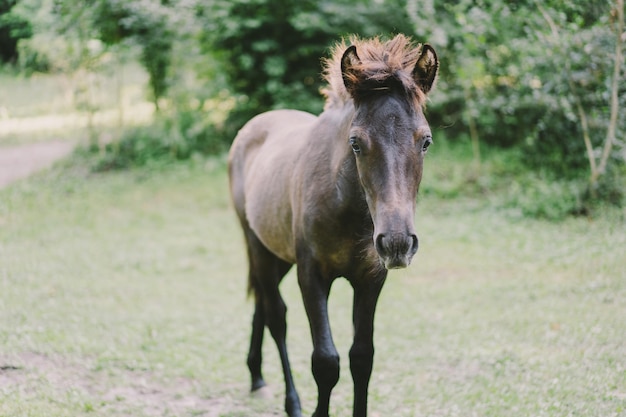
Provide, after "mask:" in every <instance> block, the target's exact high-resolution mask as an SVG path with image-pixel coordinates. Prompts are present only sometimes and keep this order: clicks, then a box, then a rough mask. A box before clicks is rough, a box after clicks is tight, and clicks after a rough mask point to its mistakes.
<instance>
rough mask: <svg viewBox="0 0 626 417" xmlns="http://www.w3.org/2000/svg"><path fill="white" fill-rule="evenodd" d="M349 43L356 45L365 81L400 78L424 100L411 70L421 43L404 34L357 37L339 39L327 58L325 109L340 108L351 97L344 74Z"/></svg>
mask: <svg viewBox="0 0 626 417" xmlns="http://www.w3.org/2000/svg"><path fill="white" fill-rule="evenodd" d="M349 45H354V46H356V53H357V55H358V56H359V58H360V60H361V63H360V64H359V65H358V66H357V67H355V69H357V70H359V71H360V72H361V73H362V74H363V77H362V81H378V82H381V83H382V82H383V81H385V80H387V79H389V78H395V79H396V80H397V81H399V82H400V83H401V84H402V86H403V87H404V88H405V90H406V91H407V92H409V93H410V94H412V95H414V96H415V99H416V100H417V102H418V103H419V104H423V103H424V101H425V98H426V97H425V94H424V93H423V92H422V91H421V90H420V89H419V88H417V85H416V84H415V81H414V80H413V77H412V71H413V68H414V67H415V64H416V62H417V59H418V58H419V56H420V51H421V46H422V45H421V44H415V43H414V42H413V41H412V40H411V39H410V38H408V37H406V36H404V35H396V36H395V37H394V38H393V39H391V40H388V41H382V40H381V39H380V38H378V37H377V38H372V39H360V38H358V37H356V36H352V37H350V38H349V44H347V43H346V40H345V39H344V40H342V41H341V42H338V43H337V44H336V45H335V46H334V47H333V48H332V49H331V56H330V58H326V59H324V60H323V61H322V62H323V66H324V70H323V76H324V80H325V81H326V82H327V83H328V86H327V87H325V88H323V89H322V90H321V93H322V95H323V96H324V97H325V98H326V103H325V105H324V110H327V109H331V108H337V107H341V106H343V105H345V104H346V103H348V102H350V101H351V100H352V97H351V96H350V94H349V93H348V91H347V90H346V87H345V85H344V82H343V77H342V74H341V58H342V56H343V53H344V52H345V51H346V49H347V48H348V47H349Z"/></svg>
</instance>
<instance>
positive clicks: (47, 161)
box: [0, 141, 75, 188]
mask: <svg viewBox="0 0 626 417" xmlns="http://www.w3.org/2000/svg"><path fill="white" fill-rule="evenodd" d="M74 146H75V144H74V143H73V142H68V141H54V142H45V143H30V144H27V145H18V146H8V147H0V188H2V187H5V186H7V185H9V184H10V183H12V182H13V181H17V180H19V179H21V178H25V177H27V176H29V175H31V174H33V173H35V172H37V171H39V170H41V169H44V168H47V167H49V166H51V165H52V164H53V163H54V162H56V161H57V160H59V159H61V158H63V157H65V156H67V155H69V154H70V153H71V152H72V150H73V149H74Z"/></svg>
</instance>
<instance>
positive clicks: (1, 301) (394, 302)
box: [0, 158, 626, 416]
mask: <svg viewBox="0 0 626 417" xmlns="http://www.w3.org/2000/svg"><path fill="white" fill-rule="evenodd" d="M436 161H437V160H436V159H433V160H432V161H431V163H435V162H436ZM441 163H445V162H441ZM441 169H443V167H442V168H441ZM226 182H227V181H226V174H225V162H224V160H223V159H221V158H218V159H211V160H208V161H207V160H204V159H196V160H193V161H191V162H189V163H187V164H182V165H174V166H159V167H156V168H154V167H153V168H144V169H142V170H133V171H129V172H122V173H107V174H92V173H90V172H89V171H88V170H87V169H86V168H84V167H83V163H82V162H80V161H77V160H75V161H74V162H73V163H69V164H64V165H63V166H61V167H57V168H55V169H53V170H52V171H50V172H48V173H42V174H39V175H38V176H36V177H35V178H32V179H29V180H26V181H23V182H20V183H17V184H14V185H13V186H11V187H10V188H8V189H4V190H1V191H0V311H2V315H0V346H1V349H0V352H1V353H0V365H1V366H6V365H15V366H16V367H18V368H19V369H17V370H13V371H11V370H6V371H0V415H33V416H34V415H44V414H45V415H48V416H66V415H67V416H70V415H71V416H77V415H102V416H105V415H106V416H122V415H133V416H144V415H145V416H152V415H167V414H168V413H169V414H179V415H191V414H193V413H196V414H199V415H209V416H249V415H260V416H264V415H265V416H269V415H276V414H278V415H281V410H282V403H283V399H282V390H283V382H282V376H281V372H280V369H279V366H278V359H277V355H276V352H275V347H274V345H273V342H272V341H271V338H270V337H269V334H268V335H267V338H266V344H265V350H264V357H265V363H266V366H265V374H266V378H267V380H268V382H269V383H270V384H271V386H272V388H273V389H274V393H275V398H274V399H272V400H270V401H268V402H263V401H260V402H259V401H251V400H249V399H248V396H247V390H248V383H249V376H248V373H247V369H246V367H245V355H246V350H247V345H248V336H249V330H250V321H251V310H252V306H251V304H250V302H249V301H247V300H246V297H245V288H246V282H245V280H246V278H245V277H246V267H247V266H246V260H245V251H244V248H243V245H242V239H241V233H240V231H239V229H238V225H237V222H236V219H235V216H234V214H233V212H232V209H231V207H230V203H229V200H228V193H227V186H226ZM624 226H625V225H624V214H623V212H620V211H617V210H614V211H610V212H608V213H606V215H605V216H604V217H602V218H597V219H594V220H589V219H586V218H570V219H568V220H566V221H564V222H558V223H551V222H546V221H538V220H526V219H519V218H517V217H514V216H511V215H510V213H507V212H501V211H497V210H496V209H494V208H491V207H490V206H489V205H488V204H485V203H484V202H482V201H480V200H478V199H471V200H468V199H466V200H460V199H457V200H441V199H438V198H436V197H434V196H432V195H430V196H429V195H428V194H427V195H425V196H423V197H422V198H421V199H420V203H419V205H418V213H417V229H418V234H419V236H420V251H419V252H418V255H417V256H416V259H415V261H414V263H413V265H412V266H411V267H410V268H409V269H407V270H403V271H400V272H396V273H393V274H391V275H390V278H389V280H388V282H387V284H386V286H385V289H384V291H383V295H382V297H381V301H380V305H379V308H378V313H377V317H376V348H377V353H376V358H375V368H374V374H373V377H372V383H371V388H370V397H371V399H370V409H371V414H372V415H373V416H387V415H394V416H502V415H515V416H562V415H576V416H600V415H601V416H619V415H622V414H623V413H624V412H626V368H625V363H624V358H625V357H626V344H625V343H624V340H625V339H624V335H625V334H626V325H624V320H623V318H624V317H626V269H625V268H624V265H625V262H626V255H625V253H624V247H626V234H625V233H624V230H625V228H624ZM282 290H283V294H284V297H285V300H286V302H287V304H288V306H289V312H288V327H289V330H288V334H289V339H288V344H289V349H290V354H291V361H292V366H293V370H294V375H295V378H296V384H297V387H298V389H299V391H300V394H301V397H302V400H303V406H304V409H305V414H310V413H311V412H312V410H313V408H314V405H315V385H314V382H313V378H312V376H311V373H310V362H309V358H310V353H311V345H310V336H309V330H308V324H307V322H306V317H305V314H304V311H303V308H302V303H301V297H300V295H299V290H298V286H297V283H296V280H295V277H294V274H293V271H292V272H291V273H290V275H289V276H288V277H287V278H286V279H285V282H284V283H283V285H282ZM351 299H352V297H351V290H350V287H349V285H348V284H347V283H346V282H345V281H343V280H339V281H337V282H336V283H335V286H334V288H333V292H332V294H331V300H330V308H331V321H332V325H333V329H334V336H335V342H336V344H337V348H338V350H339V352H340V354H341V357H342V371H341V380H340V382H339V384H338V386H337V388H336V390H335V392H334V395H333V399H332V402H331V412H332V414H333V415H338V416H343V415H349V414H350V413H351V411H350V408H351V401H352V400H351V398H352V394H351V390H352V384H351V380H350V372H349V368H348V357H347V352H348V350H349V347H350V343H351V336H352V326H351V323H350V316H351ZM7 381H9V382H7ZM142 384H143V385H142ZM137 385H139V386H140V387H144V389H143V391H145V392H143V391H142V390H141V389H135V390H134V391H133V390H131V388H133V387H136V386H137ZM150 390H152V391H157V392H158V393H159V394H158V395H155V396H150V395H149V394H148V392H150ZM142 392H143V393H142ZM176 398H179V400H180V399H182V400H181V401H180V402H182V403H184V404H187V403H186V402H185V401H187V400H189V401H191V399H193V400H194V401H196V403H195V404H197V405H196V406H192V405H189V406H186V405H182V406H181V407H182V410H183V411H176V410H179V409H177V408H176V404H177V403H176V401H175V400H176ZM183 400H184V401H183ZM149 404H153V405H149ZM155 407H156V408H155ZM202 413H204V414H202Z"/></svg>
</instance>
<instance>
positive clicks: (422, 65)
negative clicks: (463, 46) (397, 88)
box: [413, 43, 439, 94]
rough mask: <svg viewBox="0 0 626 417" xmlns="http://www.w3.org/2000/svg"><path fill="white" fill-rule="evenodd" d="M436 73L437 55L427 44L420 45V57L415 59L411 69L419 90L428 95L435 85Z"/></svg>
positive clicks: (437, 68)
mask: <svg viewBox="0 0 626 417" xmlns="http://www.w3.org/2000/svg"><path fill="white" fill-rule="evenodd" d="M438 71H439V60H438V59H437V53H436V52H435V50H434V49H433V47H432V46H430V45H429V44H427V43H426V44H424V45H422V51H421V54H420V57H419V58H418V59H417V63H416V64H415V68H413V79H414V80H415V83H416V84H417V86H418V87H419V89H420V90H422V91H423V92H424V93H426V94H428V92H429V91H430V89H431V88H432V87H433V84H434V83H435V78H437V72H438Z"/></svg>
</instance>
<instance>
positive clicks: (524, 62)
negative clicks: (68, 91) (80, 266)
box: [0, 0, 626, 217]
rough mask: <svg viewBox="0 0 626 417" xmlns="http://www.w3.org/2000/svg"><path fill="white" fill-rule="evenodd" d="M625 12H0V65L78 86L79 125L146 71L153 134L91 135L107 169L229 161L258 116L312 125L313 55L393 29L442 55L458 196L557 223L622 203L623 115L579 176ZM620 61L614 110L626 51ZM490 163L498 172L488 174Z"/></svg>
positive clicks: (183, 4)
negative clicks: (60, 76)
mask: <svg viewBox="0 0 626 417" xmlns="http://www.w3.org/2000/svg"><path fill="white" fill-rule="evenodd" d="M619 7H621V8H622V9H623V1H622V2H620V0H615V1H600V2H594V3H593V4H583V3H580V2H574V1H561V0H549V1H547V2H541V3H538V2H536V1H532V0H528V1H521V2H508V1H504V0H460V1H458V2H453V3H448V2H445V3H444V2H435V1H434V0H423V1H418V0H350V1H348V0H334V1H324V0H323V1H313V0H302V1H294V0H232V1H231V0H228V1H227V0H214V1H210V2H203V1H198V0H139V1H133V2H127V1H123V0H95V1H92V2H83V1H80V0H4V1H2V2H0V12H2V17H1V18H0V48H1V49H2V51H0V52H1V54H0V56H2V57H3V61H4V62H5V68H8V67H6V66H7V65H9V66H12V70H11V71H14V72H16V73H20V74H37V73H41V72H48V73H50V72H60V73H64V74H68V76H70V77H73V79H74V80H75V85H76V87H75V91H74V96H75V105H76V107H77V108H78V109H79V110H80V111H83V112H85V113H86V114H88V115H93V114H95V113H96V112H97V111H98V110H99V109H100V108H99V106H100V105H99V104H98V103H97V101H96V100H93V98H92V97H91V96H92V95H93V94H91V93H90V91H92V90H93V89H94V86H93V84H94V83H93V82H92V81H90V80H92V79H93V77H94V76H97V75H98V74H104V73H109V74H111V73H116V71H117V72H119V71H120V70H119V68H122V67H123V65H124V64H125V63H128V62H138V63H140V64H141V66H142V67H143V68H144V69H145V71H146V73H147V74H148V83H147V86H148V88H147V91H146V96H147V97H149V99H150V100H151V101H152V102H153V106H154V108H155V109H156V113H155V116H154V117H153V119H152V120H153V121H152V122H151V123H150V124H148V125H145V124H144V125H141V126H139V127H129V126H127V123H126V124H125V123H123V122H120V123H119V125H120V126H121V127H122V128H120V129H116V130H115V131H114V132H113V133H112V135H113V136H114V140H107V141H106V143H104V144H103V143H102V141H101V140H100V138H101V137H102V132H101V131H99V130H98V129H96V128H94V126H93V124H92V123H91V122H89V123H88V125H89V129H90V130H89V131H90V134H89V136H90V142H89V148H90V149H91V150H92V151H93V152H94V153H95V155H96V156H95V158H96V163H95V165H96V167H97V168H98V169H110V168H119V167H125V166H129V165H133V164H145V163H149V162H150V161H154V160H163V159H186V158H189V157H191V156H193V155H194V154H196V153H200V154H208V153H220V152H223V151H224V150H225V149H227V147H228V145H229V143H230V141H232V139H233V137H234V136H235V134H236V132H237V130H238V129H239V128H240V127H241V126H242V125H243V123H245V121H247V120H248V119H250V118H251V117H252V116H254V115H255V114H258V113H260V112H263V111H266V110H270V109H276V108H296V109H301V110H305V111H310V112H313V113H319V112H320V111H321V109H322V105H323V103H322V99H321V97H320V95H319V93H318V90H319V88H320V87H321V82H322V81H321V78H320V75H319V74H320V70H321V66H320V58H321V57H322V56H325V55H326V54H327V52H328V47H329V46H330V45H331V44H332V43H334V42H335V41H337V40H338V39H340V38H341V37H344V36H347V35H348V34H352V33H356V34H359V35H360V36H364V37H367V36H376V35H381V36H383V37H390V36H392V35H393V34H394V33H398V32H402V33H405V34H408V35H412V36H413V37H414V38H415V39H416V41H419V42H429V43H431V44H433V45H434V46H435V48H436V50H437V51H438V54H439V56H440V59H441V62H442V65H441V75H440V77H439V81H438V86H437V89H436V93H435V94H432V99H431V103H430V104H429V108H428V117H429V120H430V122H431V125H432V127H433V128H434V130H435V132H436V136H437V137H439V138H441V139H443V140H446V141H450V142H455V143H466V144H471V152H472V159H473V166H472V172H469V173H467V176H466V178H465V180H463V181H462V184H459V186H458V187H457V188H465V189H468V190H476V189H478V190H479V191H481V190H482V191H481V192H484V191H485V190H487V188H490V189H493V188H494V187H495V188H500V189H503V190H504V191H505V193H508V194H509V195H510V196H511V197H512V198H511V199H509V202H508V203H507V204H520V201H536V202H537V203H541V204H547V205H548V206H551V207H552V208H555V207H557V209H556V210H555V211H554V212H555V213H556V217H560V216H562V215H566V214H570V213H588V212H590V210H591V209H592V207H593V206H594V205H595V204H596V203H597V202H599V201H601V202H608V203H610V204H616V205H622V204H623V201H624V189H625V188H626V182H625V180H624V178H625V177H626V169H625V165H626V164H625V163H624V162H625V161H626V148H625V147H624V143H625V139H624V130H625V129H624V128H625V126H626V115H625V112H624V111H619V113H618V118H617V123H616V126H617V129H616V137H615V139H614V140H613V141H612V145H613V147H612V152H611V154H610V158H609V161H608V163H607V169H606V170H605V172H602V173H601V174H602V175H601V176H600V178H599V180H598V181H590V172H589V169H590V168H589V164H590V160H589V159H590V158H591V157H590V155H592V156H593V158H599V157H600V153H601V149H602V146H603V144H604V143H605V141H606V132H607V129H608V125H609V116H610V95H611V82H612V79H613V71H612V69H613V65H614V62H615V60H616V59H618V57H617V55H616V43H617V42H618V40H619V39H620V36H621V37H622V38H626V35H624V34H623V33H622V32H621V31H623V26H622V28H621V29H620V27H619V24H618V23H619V13H617V10H618V8H619ZM622 19H623V17H622ZM620 30H621V31H620ZM7 37H8V38H9V39H11V42H12V43H11V42H8V43H7V42H6V41H4V39H7ZM621 42H622V43H623V42H624V39H621ZM12 45H14V46H12ZM5 57H6V58H5ZM619 60H620V65H621V69H620V71H619V72H618V78H619V80H618V83H617V86H618V87H617V88H618V89H619V91H617V97H618V100H619V102H618V106H619V109H623V108H624V106H625V105H626V82H624V79H625V78H626V77H625V75H624V69H625V68H626V65H625V64H624V55H623V54H622V56H621V57H620V58H619ZM118 107H119V108H120V109H121V108H122V104H121V103H120V104H119V105H118ZM581 108H582V109H583V112H584V115H583V116H584V117H585V118H586V119H587V121H588V123H587V125H588V127H587V129H586V130H585V128H584V127H583V124H582V122H581V112H580V111H579V109H581ZM121 113H122V111H121V110H120V114H121ZM122 119H123V116H120V120H122ZM90 120H91V119H90ZM585 134H587V135H588V136H589V140H590V142H591V147H592V148H593V149H592V152H591V153H590V154H587V153H586V149H585V143H584V140H583V137H584V135H585ZM109 136H110V135H108V137H109ZM490 149H494V151H493V152H491V151H490ZM490 154H491V155H494V154H499V155H504V158H505V159H506V162H505V163H501V164H500V165H499V166H496V167H494V166H493V164H492V163H491V162H490V160H489V159H485V156H486V155H490ZM502 165H505V166H507V167H508V168H507V169H504V170H503V169H502ZM503 172H506V174H507V175H503ZM485 177H488V178H487V179H485ZM498 178H500V179H506V181H502V180H501V181H500V182H498ZM476 181H478V182H479V183H482V184H485V183H489V184H490V185H489V187H481V186H479V187H474V185H475V183H476ZM534 204H535V203H533V204H530V206H533V205H534ZM541 204H540V205H541ZM548 211H549V210H548ZM545 212H546V210H545V209H543V208H540V207H539V206H537V207H535V208H532V207H530V209H529V210H528V214H530V215H540V216H541V215H545ZM549 217H551V216H549Z"/></svg>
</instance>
